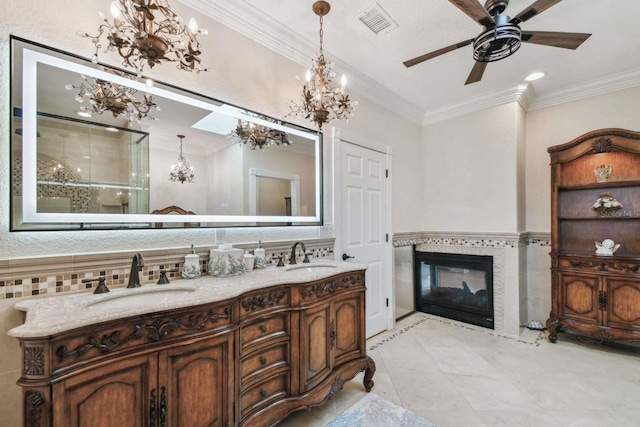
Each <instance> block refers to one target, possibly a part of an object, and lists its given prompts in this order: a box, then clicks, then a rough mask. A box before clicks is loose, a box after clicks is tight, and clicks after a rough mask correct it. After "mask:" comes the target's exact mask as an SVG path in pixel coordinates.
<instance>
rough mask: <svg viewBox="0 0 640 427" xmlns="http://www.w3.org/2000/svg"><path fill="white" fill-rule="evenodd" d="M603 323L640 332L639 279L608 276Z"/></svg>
mask: <svg viewBox="0 0 640 427" xmlns="http://www.w3.org/2000/svg"><path fill="white" fill-rule="evenodd" d="M605 284H606V306H605V310H604V313H603V314H604V316H603V317H604V321H603V323H604V325H605V326H609V327H612V328H621V329H631V330H635V331H636V332H640V279H638V278H633V277H616V278H613V277H608V278H607V279H606V281H605Z"/></svg>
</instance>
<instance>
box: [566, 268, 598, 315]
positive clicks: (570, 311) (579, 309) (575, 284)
mask: <svg viewBox="0 0 640 427" xmlns="http://www.w3.org/2000/svg"><path fill="white" fill-rule="evenodd" d="M559 275H560V276H559V277H560V283H559V287H560V298H561V300H560V313H559V315H560V316H563V317H565V318H566V319H568V320H575V321H579V322H583V323H587V324H593V325H598V324H599V323H600V313H601V311H600V307H599V306H598V297H599V291H600V278H599V277H598V276H596V275H587V274H575V273H565V272H560V273H559Z"/></svg>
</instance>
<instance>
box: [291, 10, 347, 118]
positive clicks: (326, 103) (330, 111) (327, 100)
mask: <svg viewBox="0 0 640 427" xmlns="http://www.w3.org/2000/svg"><path fill="white" fill-rule="evenodd" d="M330 9H331V6H330V5H329V3H328V2H326V1H317V2H315V3H314V4H313V12H314V13H315V14H316V15H318V16H319V17H320V53H319V54H318V57H317V58H316V59H313V60H312V61H311V69H309V70H307V72H306V74H305V80H306V83H304V84H303V86H302V99H301V100H300V102H299V103H296V102H295V101H290V102H289V108H290V109H291V113H290V114H289V115H294V116H302V117H304V118H305V119H308V120H311V121H312V122H315V123H316V124H317V125H318V129H322V125H323V124H324V123H328V122H329V121H330V120H333V119H338V120H341V119H346V118H348V117H349V116H353V108H354V107H355V106H356V105H358V103H357V102H352V101H351V100H350V99H349V95H345V93H344V87H345V85H346V83H347V78H346V77H345V76H344V75H343V76H342V79H341V82H340V83H341V85H340V87H334V86H333V79H334V77H335V76H336V74H335V73H334V72H333V71H332V70H331V68H332V67H333V62H327V61H326V60H325V58H324V53H323V51H322V38H323V32H322V17H323V16H324V15H326V14H327V13H329V10H330ZM298 80H300V79H298Z"/></svg>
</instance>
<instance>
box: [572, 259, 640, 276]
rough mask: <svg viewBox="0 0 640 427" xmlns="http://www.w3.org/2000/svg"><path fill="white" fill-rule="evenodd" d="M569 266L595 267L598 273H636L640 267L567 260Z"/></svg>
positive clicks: (617, 263) (616, 263)
mask: <svg viewBox="0 0 640 427" xmlns="http://www.w3.org/2000/svg"><path fill="white" fill-rule="evenodd" d="M569 264H571V266H572V267H575V268H594V267H597V268H598V269H599V270H600V271H613V272H625V273H637V272H638V270H640V265H637V264H624V263H619V262H606V261H592V260H587V261H575V260H569Z"/></svg>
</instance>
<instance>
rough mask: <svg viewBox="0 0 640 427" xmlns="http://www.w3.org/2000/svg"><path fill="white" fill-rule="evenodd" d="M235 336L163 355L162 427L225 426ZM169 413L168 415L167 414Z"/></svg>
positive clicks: (212, 339) (232, 389) (160, 359)
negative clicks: (167, 421)
mask: <svg viewBox="0 0 640 427" xmlns="http://www.w3.org/2000/svg"><path fill="white" fill-rule="evenodd" d="M232 345H233V335H232V334H230V333H228V334H225V335H222V336H218V337H214V338H209V339H206V340H203V341H200V342H194V343H190V344H188V345H183V346H179V347H174V348H171V349H168V350H166V351H163V352H160V357H159V372H160V374H159V387H160V389H159V390H160V391H159V394H158V407H159V408H160V409H159V416H158V417H159V420H160V423H159V425H160V426H164V425H165V424H163V423H162V421H163V420H167V419H168V420H170V422H169V423H167V424H166V425H167V426H171V427H202V426H207V427H217V426H220V427H222V426H226V425H228V423H229V417H230V415H231V413H232V411H231V410H230V408H229V405H230V400H232V399H230V398H231V396H233V394H234V388H233V369H232V368H233V355H232V352H231V350H230V348H231V347H232ZM165 410H166V412H164V411H165Z"/></svg>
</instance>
